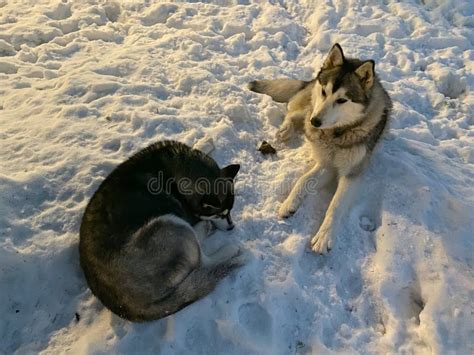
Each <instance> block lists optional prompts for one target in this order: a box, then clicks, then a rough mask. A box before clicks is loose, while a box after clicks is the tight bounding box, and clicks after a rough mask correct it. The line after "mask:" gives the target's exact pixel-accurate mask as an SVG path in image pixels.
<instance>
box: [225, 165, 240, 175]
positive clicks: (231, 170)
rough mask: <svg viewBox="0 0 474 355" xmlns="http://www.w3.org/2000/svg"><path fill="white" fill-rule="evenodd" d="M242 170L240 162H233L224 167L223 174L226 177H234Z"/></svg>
mask: <svg viewBox="0 0 474 355" xmlns="http://www.w3.org/2000/svg"><path fill="white" fill-rule="evenodd" d="M239 170H240V165H239V164H231V165H228V166H226V167H225V168H224V169H222V176H223V177H226V178H231V179H234V178H235V176H236V175H237V173H238V172H239Z"/></svg>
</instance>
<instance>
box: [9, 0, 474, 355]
mask: <svg viewBox="0 0 474 355" xmlns="http://www.w3.org/2000/svg"><path fill="white" fill-rule="evenodd" d="M213 3H214V4H205V3H202V2H199V3H198V2H196V3H195V2H192V3H158V2H152V1H140V0H133V1H129V0H127V1H117V2H111V1H93V0H88V1H85V0H84V1H79V0H78V1H72V2H71V1H67V0H65V1H49V2H46V1H31V2H28V1H8V0H0V353H2V354H3V353H5V354H10V353H14V352H16V353H18V354H26V353H33V352H38V351H43V352H44V353H64V352H71V353H105V352H113V353H161V354H175V353H177V354H214V353H225V354H304V353H332V352H335V353H339V352H344V353H367V352H368V353H387V352H388V353H397V352H401V353H436V354H454V353H459V354H467V353H472V352H473V351H474V345H473V339H474V325H473V324H474V319H473V315H472V304H473V301H474V275H473V250H474V245H473V240H474V235H473V234H474V218H473V213H474V212H473V211H474V192H473V188H474V130H473V128H474V127H473V126H474V118H473V112H474V93H473V91H472V87H473V86H474V74H473V73H474V50H473V44H474V30H473V27H474V4H473V3H472V2H470V1H468V0H465V1H455V0H445V1H442V0H407V1H403V2H401V3H399V2H397V1H392V0H385V1H370V0H367V1H356V0H333V1H324V0H321V1H317V0H314V1H309V0H308V1H305V0H300V1H288V2H286V1H268V2H266V1H257V2H256V3H249V2H248V1H245V0H241V1H232V0H228V1H226V0H221V1H213ZM239 3H241V4H239ZM335 42H339V43H340V44H341V45H342V47H343V48H344V49H345V52H346V55H348V56H356V57H362V58H373V59H375V61H376V62H377V65H376V69H377V71H378V73H379V76H380V78H381V79H382V81H383V84H384V85H385V87H386V88H387V91H388V92H389V93H390V95H391V96H392V99H393V101H394V111H393V117H392V122H391V130H390V133H389V134H388V135H387V136H386V137H385V139H384V140H383V141H382V142H381V144H380V147H379V149H378V150H377V152H376V153H375V155H374V156H373V159H372V161H371V164H370V166H369V170H368V171H367V172H366V174H364V177H363V185H362V188H361V191H360V194H359V198H358V202H357V204H356V205H354V206H353V207H352V209H351V211H350V213H349V214H348V215H347V216H346V218H345V223H344V225H343V226H341V232H340V235H339V237H338V239H337V240H336V242H335V247H334V249H333V250H332V251H331V252H330V253H329V254H328V255H326V256H319V255H315V254H313V253H311V252H308V249H307V246H308V242H309V239H310V237H311V236H312V235H313V234H314V232H315V231H316V230H317V227H318V226H319V224H320V223H321V219H322V216H323V215H324V211H325V208H326V207H327V204H328V202H329V198H330V196H331V191H325V192H323V193H322V194H321V195H319V196H316V197H315V198H314V199H308V200H307V201H306V202H305V203H304V206H303V208H302V209H301V210H300V211H298V213H297V214H296V215H295V216H294V217H292V218H291V219H288V220H285V221H280V220H278V219H277V217H276V211H277V207H278V206H279V203H280V202H281V201H282V199H283V198H284V197H285V194H286V191H283V190H284V189H283V190H282V189H281V188H280V187H281V186H290V185H291V182H292V181H294V179H295V178H296V177H297V176H298V174H300V172H301V171H303V169H304V167H305V165H306V164H307V162H308V160H309V158H310V156H309V152H308V151H307V150H306V149H305V148H303V147H302V145H301V143H302V140H300V141H298V140H295V141H294V142H292V143H291V144H290V145H289V146H284V145H278V144H275V146H277V148H278V154H277V156H274V157H264V156H262V155H261V154H260V153H259V152H258V151H257V147H258V145H259V144H260V142H261V141H262V140H264V139H265V140H268V141H271V142H272V143H275V142H274V140H273V137H274V135H275V133H276V131H277V127H278V125H279V124H280V123H281V121H282V117H283V114H284V110H285V107H284V106H282V105H279V104H276V103H274V102H272V101H271V99H270V98H269V97H266V96H263V95H257V94H254V93H251V92H249V91H248V90H247V89H246V87H245V85H246V83H247V82H249V81H250V80H253V79H258V78H275V77H280V76H290V77H295V78H300V79H310V78H311V77H312V76H313V75H315V73H316V72H317V70H318V69H319V66H320V65H321V63H322V60H323V58H324V56H325V54H326V52H327V50H328V49H329V48H330V46H331V45H332V44H333V43H335ZM205 135H207V136H211V137H213V139H214V142H215V145H216V148H217V149H216V151H215V152H213V154H212V155H213V157H214V158H215V159H216V160H217V161H218V162H219V163H220V164H228V163H231V162H235V163H240V164H242V169H241V172H240V173H239V175H238V180H237V193H238V196H237V199H236V205H235V208H234V212H233V217H234V220H235V222H236V223H237V228H236V229H235V230H234V231H232V232H231V233H223V232H218V233H216V234H215V235H214V236H212V237H210V238H211V239H210V240H209V243H210V247H213V246H215V245H217V244H222V243H226V242H234V243H241V244H242V245H243V246H244V248H245V249H246V250H247V253H248V259H249V260H248V262H247V264H246V266H244V267H243V268H241V269H240V270H239V271H238V272H237V273H235V274H234V275H233V276H231V277H229V278H228V279H226V280H225V281H224V282H223V283H222V284H221V285H220V286H219V287H218V288H217V289H216V291H215V292H213V293H212V294H211V295H210V296H209V297H207V298H205V299H203V300H201V301H199V302H197V303H195V304H193V305H191V306H189V307H188V308H186V309H184V310H183V311H181V312H179V313H177V314H176V315H174V316H171V317H169V318H168V319H164V320H160V321H156V322H151V323H146V324H132V323H129V322H126V321H124V320H122V319H120V318H118V317H116V316H114V315H112V314H111V313H110V312H109V311H107V310H106V309H104V307H103V306H102V305H101V304H100V303H99V302H98V301H97V299H95V298H94V297H93V296H92V294H91V292H90V291H89V289H88V288H87V285H86V283H85V279H84V277H83V275H82V272H81V270H80V267H79V260H78V229H79V224H80V219H81V216H82V212H83V210H84V208H85V206H86V203H87V201H88V199H89V198H90V197H91V195H92V193H93V192H94V190H95V189H96V188H97V186H98V185H99V183H100V182H101V181H102V180H103V178H104V177H105V176H106V175H107V174H108V173H109V172H110V171H111V170H112V169H113V167H114V166H115V165H116V164H118V163H119V162H121V161H123V160H124V159H125V158H126V157H128V156H130V155H131V154H133V153H134V152H136V151H137V150H139V149H140V148H142V147H145V146H147V145H148V144H150V143H153V142H155V141H158V140H161V139H176V140H179V141H182V142H185V143H188V144H190V145H192V144H194V143H195V142H196V141H197V140H198V139H200V138H202V137H204V136H205Z"/></svg>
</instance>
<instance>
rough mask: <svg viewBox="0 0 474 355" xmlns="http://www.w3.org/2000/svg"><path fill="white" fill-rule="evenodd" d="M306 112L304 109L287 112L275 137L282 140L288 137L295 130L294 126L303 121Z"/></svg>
mask: <svg viewBox="0 0 474 355" xmlns="http://www.w3.org/2000/svg"><path fill="white" fill-rule="evenodd" d="M306 114H307V111H305V110H299V111H290V112H288V113H287V114H286V116H285V118H284V120H283V123H282V124H281V126H280V129H279V130H278V132H277V138H278V139H279V140H282V141H287V140H288V139H290V138H291V136H292V135H293V133H294V131H295V126H296V125H301V124H302V123H303V121H304V118H305V117H306Z"/></svg>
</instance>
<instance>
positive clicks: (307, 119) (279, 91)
mask: <svg viewBox="0 0 474 355" xmlns="http://www.w3.org/2000/svg"><path fill="white" fill-rule="evenodd" d="M374 65H375V63H374V61H373V60H365V61H362V60H359V59H353V58H345V57H344V53H343V52H342V48H341V46H340V45H339V44H335V45H334V46H333V47H332V49H331V50H330V52H329V54H328V56H327V57H326V59H325V61H324V63H323V66H322V68H321V70H320V72H319V73H318V75H317V77H316V79H314V80H312V81H299V80H292V79H277V80H261V81H253V82H251V83H250V84H249V88H250V90H252V91H255V92H258V93H263V94H267V95H270V96H271V97H272V98H273V100H275V101H277V102H287V103H288V113H287V114H286V116H285V118H284V121H283V124H282V126H281V127H280V130H279V131H278V134H277V136H278V138H279V139H281V140H287V139H289V138H290V137H291V135H292V134H293V132H294V130H295V128H298V127H302V128H303V129H304V133H305V136H306V142H308V143H309V144H310V145H311V147H312V151H313V158H314V160H315V164H314V166H313V167H312V168H311V169H310V170H309V171H308V172H306V173H305V174H304V175H303V176H301V177H300V178H299V179H298V181H297V182H296V184H295V186H294V187H293V189H292V191H291V193H290V195H289V196H288V198H287V199H286V200H285V201H284V202H283V204H282V205H281V206H280V210H279V216H280V217H281V218H287V217H289V216H291V215H292V214H294V213H295V212H296V210H297V209H298V207H299V205H300V204H301V202H302V199H303V198H304V196H305V194H306V192H307V190H308V188H307V187H308V186H309V184H310V183H311V184H312V186H313V187H314V186H315V185H316V184H317V187H318V188H319V187H322V186H324V185H325V184H326V183H327V182H329V181H331V180H334V179H337V181H338V185H337V189H336V193H335V194H334V197H333V199H332V201H331V203H330V205H329V208H328V210H327V212H326V215H325V217H324V220H323V223H322V224H321V227H320V228H319V231H318V232H317V233H316V235H315V236H314V237H313V238H312V239H311V248H312V250H313V251H315V252H317V253H321V254H323V253H325V252H327V251H328V250H330V249H331V247H332V244H333V239H334V228H335V226H336V225H337V224H338V223H341V217H342V215H343V210H344V209H347V208H350V205H351V203H352V199H351V195H352V192H354V190H355V189H356V181H357V176H358V175H359V173H360V172H361V170H362V169H363V168H364V167H365V165H366V162H367V161H368V158H369V156H370V154H371V152H372V150H373V149H374V147H375V145H376V143H377V142H378V140H379V139H380V137H381V136H382V134H383V132H384V130H385V127H386V125H387V122H388V119H389V115H390V111H391V108H392V103H391V100H390V97H389V96H388V94H387V92H386V91H385V90H384V88H383V87H382V85H381V84H380V82H379V80H378V78H377V76H376V74H375V71H374ZM315 183H316V184H315Z"/></svg>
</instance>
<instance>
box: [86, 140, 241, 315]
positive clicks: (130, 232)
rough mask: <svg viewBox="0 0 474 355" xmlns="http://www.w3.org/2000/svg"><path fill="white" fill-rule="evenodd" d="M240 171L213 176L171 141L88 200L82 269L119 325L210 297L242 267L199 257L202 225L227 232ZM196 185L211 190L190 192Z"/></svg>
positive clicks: (231, 259) (231, 258)
mask: <svg viewBox="0 0 474 355" xmlns="http://www.w3.org/2000/svg"><path fill="white" fill-rule="evenodd" d="M238 170H239V166H238V165H230V166H228V167H226V168H224V169H219V167H218V166H217V164H216V163H215V162H214V161H213V160H212V159H211V158H210V157H208V156H206V155H204V154H203V153H201V152H200V151H197V150H193V149H191V148H189V147H187V146H186V145H184V144H181V143H177V142H172V141H166V142H161V143H157V144H154V145H152V146H150V147H148V148H145V149H144V150H142V151H140V152H139V153H137V154H135V155H134V156H133V157H131V158H130V159H129V160H127V161H125V162H124V163H122V164H121V165H119V166H118V167H117V168H116V169H115V170H114V171H113V172H112V173H111V174H110V175H109V176H108V177H107V178H106V179H105V180H104V182H103V183H102V184H101V185H100V187H99V189H98V190H97V191H96V192H95V194H94V196H93V197H92V199H91V200H90V202H89V204H88V206H87V208H86V211H85V213H84V217H83V220H82V224H81V229H80V244H79V248H80V260H81V266H82V269H83V270H84V273H85V276H86V279H87V282H88V284H89V286H90V288H91V290H92V292H93V293H94V294H95V295H96V296H97V297H98V298H99V299H100V301H101V302H102V303H103V304H104V305H105V306H106V307H107V308H109V309H110V310H111V311H113V312H114V313H116V314H117V315H119V316H121V317H123V318H125V319H128V320H132V321H145V320H152V319H158V318H162V317H165V316H167V315H169V314H172V313H175V312H177V311H178V310H180V309H181V308H183V307H185V306H187V305H188V304H190V303H192V302H194V301H196V300H197V299H199V298H201V297H203V296H205V295H207V294H208V293H209V292H211V291H212V290H213V288H214V287H215V286H216V284H217V283H218V281H219V280H220V279H222V278H223V277H224V276H226V275H227V274H228V273H229V272H230V271H231V270H232V269H233V268H235V267H236V266H238V265H239V264H240V262H239V258H238V255H239V250H238V248H236V247H234V246H227V247H224V248H222V249H220V250H219V251H218V252H216V254H213V255H212V256H211V257H206V256H205V255H203V254H202V252H201V248H200V244H199V243H200V241H202V239H203V238H204V237H206V236H207V234H208V233H209V231H210V226H209V223H210V222H209V221H204V220H209V219H217V220H221V221H225V222H226V224H227V225H228V229H231V228H232V227H233V224H232V221H231V218H230V210H231V208H232V206H233V203H234V196H233V179H234V177H235V175H236V174H237V172H238ZM199 179H201V181H204V182H207V184H208V185H207V186H208V187H210V189H209V188H208V189H201V190H196V184H195V183H196V181H198V180H199ZM218 181H219V182H220V183H219V184H216V182H218ZM180 184H181V185H183V186H180ZM184 185H186V186H184Z"/></svg>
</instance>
